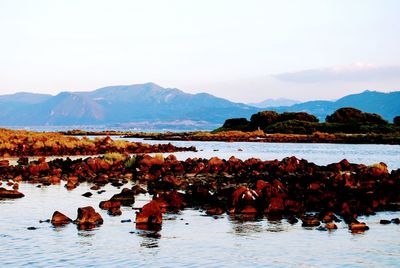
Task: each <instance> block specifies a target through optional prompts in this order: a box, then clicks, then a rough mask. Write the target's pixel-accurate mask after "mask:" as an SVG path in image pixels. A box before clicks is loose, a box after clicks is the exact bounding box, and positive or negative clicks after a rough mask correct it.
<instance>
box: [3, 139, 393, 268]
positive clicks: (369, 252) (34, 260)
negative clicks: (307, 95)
mask: <svg viewBox="0 0 400 268" xmlns="http://www.w3.org/2000/svg"><path fill="white" fill-rule="evenodd" d="M131 140H138V139H131ZM146 142H149V143H162V141H146ZM171 143H173V144H174V145H177V146H190V145H195V146H196V147H197V149H198V150H199V152H196V153H193V152H188V153H178V154H177V155H178V157H179V158H180V159H185V158H186V157H205V158H210V157H211V156H219V157H221V158H229V157H230V156H231V155H235V156H237V157H239V158H242V159H247V158H250V157H257V158H261V159H265V160H266V159H275V158H276V159H282V158H283V157H286V156H292V155H295V156H297V157H298V158H304V159H307V160H309V161H312V162H315V163H317V164H328V163H331V162H338V161H340V160H341V159H343V158H347V159H348V160H349V161H351V162H356V163H365V164H372V163H375V162H381V161H382V162H385V163H387V164H388V166H389V168H390V169H394V168H400V146H398V145H396V146H393V145H342V144H340V145H336V144H287V143H285V144H279V143H225V142H207V143H205V142H181V141H178V142H171ZM238 149H241V150H242V151H238ZM215 150H217V151H215ZM63 185H64V183H62V184H61V185H52V186H48V187H42V188H37V187H36V185H34V184H28V183H21V184H20V191H21V192H23V193H24V194H25V197H24V198H22V199H18V200H0V267H20V266H26V267H71V266H72V267H127V266H130V267H137V266H141V267H181V266H187V267H234V266H236V267H265V266H274V267H321V266H326V267H343V266H351V267H398V263H399V261H400V225H395V224H389V225H381V224H379V220H380V219H392V218H396V217H400V212H382V213H378V214H377V215H375V216H370V217H361V218H359V220H361V221H365V222H366V223H367V224H368V225H369V227H370V230H369V231H366V232H365V233H362V234H352V233H350V232H349V230H348V228H347V225H345V224H344V223H339V224H338V227H339V229H338V230H335V231H332V232H323V231H317V230H315V229H313V228H311V229H306V228H303V227H301V223H297V224H295V225H290V224H288V223H287V222H286V220H281V221H268V220H267V219H259V220H253V221H243V220H240V219H237V218H231V217H230V216H228V215H223V216H220V217H217V218H214V217H209V216H205V213H204V212H203V211H199V210H195V209H185V210H183V211H182V212H180V213H179V214H165V215H164V216H163V219H164V222H163V225H162V229H161V230H160V231H158V232H151V231H140V230H136V228H135V224H134V223H133V221H134V219H135V211H136V210H134V209H132V208H131V207H123V208H122V215H121V216H118V217H111V216H109V215H107V213H106V211H102V210H100V209H99V208H98V204H99V202H100V201H103V200H108V199H109V198H110V197H111V196H112V195H113V194H115V193H118V192H120V191H121V189H117V188H115V187H112V186H110V185H107V186H106V187H104V189H105V190H106V192H105V193H102V194H98V193H96V192H95V191H91V192H92V193H93V196H92V197H91V198H86V197H83V196H81V195H82V194H83V193H85V192H87V191H90V190H89V188H90V186H91V185H89V184H81V185H80V186H79V187H78V188H76V189H74V190H72V191H67V190H66V189H65V188H64V187H63ZM131 185H132V184H131V183H129V184H127V185H125V187H130V186H131ZM150 199H151V196H148V195H140V196H138V197H137V200H136V202H135V204H134V205H133V207H134V208H137V207H141V206H143V205H144V204H145V203H146V202H148V200H150ZM83 206H93V207H94V208H95V209H96V210H97V211H99V212H100V213H101V215H102V217H103V219H104V224H103V225H102V226H100V227H98V228H96V229H94V230H90V231H83V230H77V228H76V226H75V225H72V224H70V225H68V226H65V227H61V228H54V227H52V226H51V224H50V223H46V222H43V223H39V221H40V220H45V219H49V218H51V216H52V214H53V212H54V211H55V210H59V211H61V212H62V213H64V214H66V215H67V216H69V217H70V218H72V219H75V218H76V214H77V213H76V211H77V208H78V207H83ZM127 219H130V220H132V222H127V223H122V222H121V220H127ZM28 227H36V228H37V229H36V230H28V229H27V228H28Z"/></svg>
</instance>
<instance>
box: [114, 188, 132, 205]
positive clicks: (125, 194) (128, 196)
mask: <svg viewBox="0 0 400 268" xmlns="http://www.w3.org/2000/svg"><path fill="white" fill-rule="evenodd" d="M110 200H112V201H119V202H121V205H123V206H130V205H132V204H133V203H135V192H134V191H133V190H131V189H128V188H124V189H122V191H121V192H120V193H119V194H115V195H113V196H112V197H111V199H110Z"/></svg>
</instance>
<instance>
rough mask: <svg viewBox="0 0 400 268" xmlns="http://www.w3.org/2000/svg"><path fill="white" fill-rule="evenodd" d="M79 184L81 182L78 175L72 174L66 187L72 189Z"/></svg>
mask: <svg viewBox="0 0 400 268" xmlns="http://www.w3.org/2000/svg"><path fill="white" fill-rule="evenodd" d="M78 184H79V179H78V177H76V176H72V177H69V178H68V179H67V184H66V185H65V187H66V188H67V190H72V189H74V188H76V186H78Z"/></svg>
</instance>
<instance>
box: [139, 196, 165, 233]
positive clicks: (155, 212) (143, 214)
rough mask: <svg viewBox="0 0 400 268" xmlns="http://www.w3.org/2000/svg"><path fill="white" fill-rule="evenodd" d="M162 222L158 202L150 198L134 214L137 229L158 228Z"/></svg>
mask: <svg viewBox="0 0 400 268" xmlns="http://www.w3.org/2000/svg"><path fill="white" fill-rule="evenodd" d="M161 224H162V214H161V209H160V204H159V203H158V202H157V201H155V200H152V201H150V202H149V203H147V204H146V205H144V206H143V207H142V208H141V209H140V211H139V212H138V213H137V214H136V228H138V229H145V230H147V229H158V228H160V227H161Z"/></svg>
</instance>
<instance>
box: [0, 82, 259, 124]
mask: <svg viewBox="0 0 400 268" xmlns="http://www.w3.org/2000/svg"><path fill="white" fill-rule="evenodd" d="M21 94H22V93H17V94H13V95H5V96H0V104H1V105H2V109H1V110H0V125H2V126H32V125H49V126H54V125H55V126H57V125H60V126H61V125H83V124H90V125H98V124H105V125H109V124H122V123H124V124H126V123H132V122H144V121H146V122H155V121H157V122H164V123H165V122H175V124H178V125H179V124H180V123H179V122H182V124H188V125H193V121H195V122H197V121H199V122H201V123H202V125H207V124H210V125H212V124H221V123H222V122H223V121H224V120H225V118H226V117H239V116H244V117H248V116H250V115H251V114H252V113H254V112H256V111H258V109H257V108H255V107H252V106H248V105H245V104H241V103H233V102H230V101H228V100H226V99H223V98H217V97H214V96H212V95H210V94H206V93H199V94H188V93H185V92H183V91H181V90H179V89H175V88H163V87H160V86H158V85H156V84H154V83H146V84H138V85H129V86H110V87H104V88H100V89H97V90H94V91H91V92H62V93H60V94H58V95H56V96H51V95H40V94H31V93H28V94H27V95H25V96H24V97H21ZM23 94H25V93H23Z"/></svg>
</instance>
